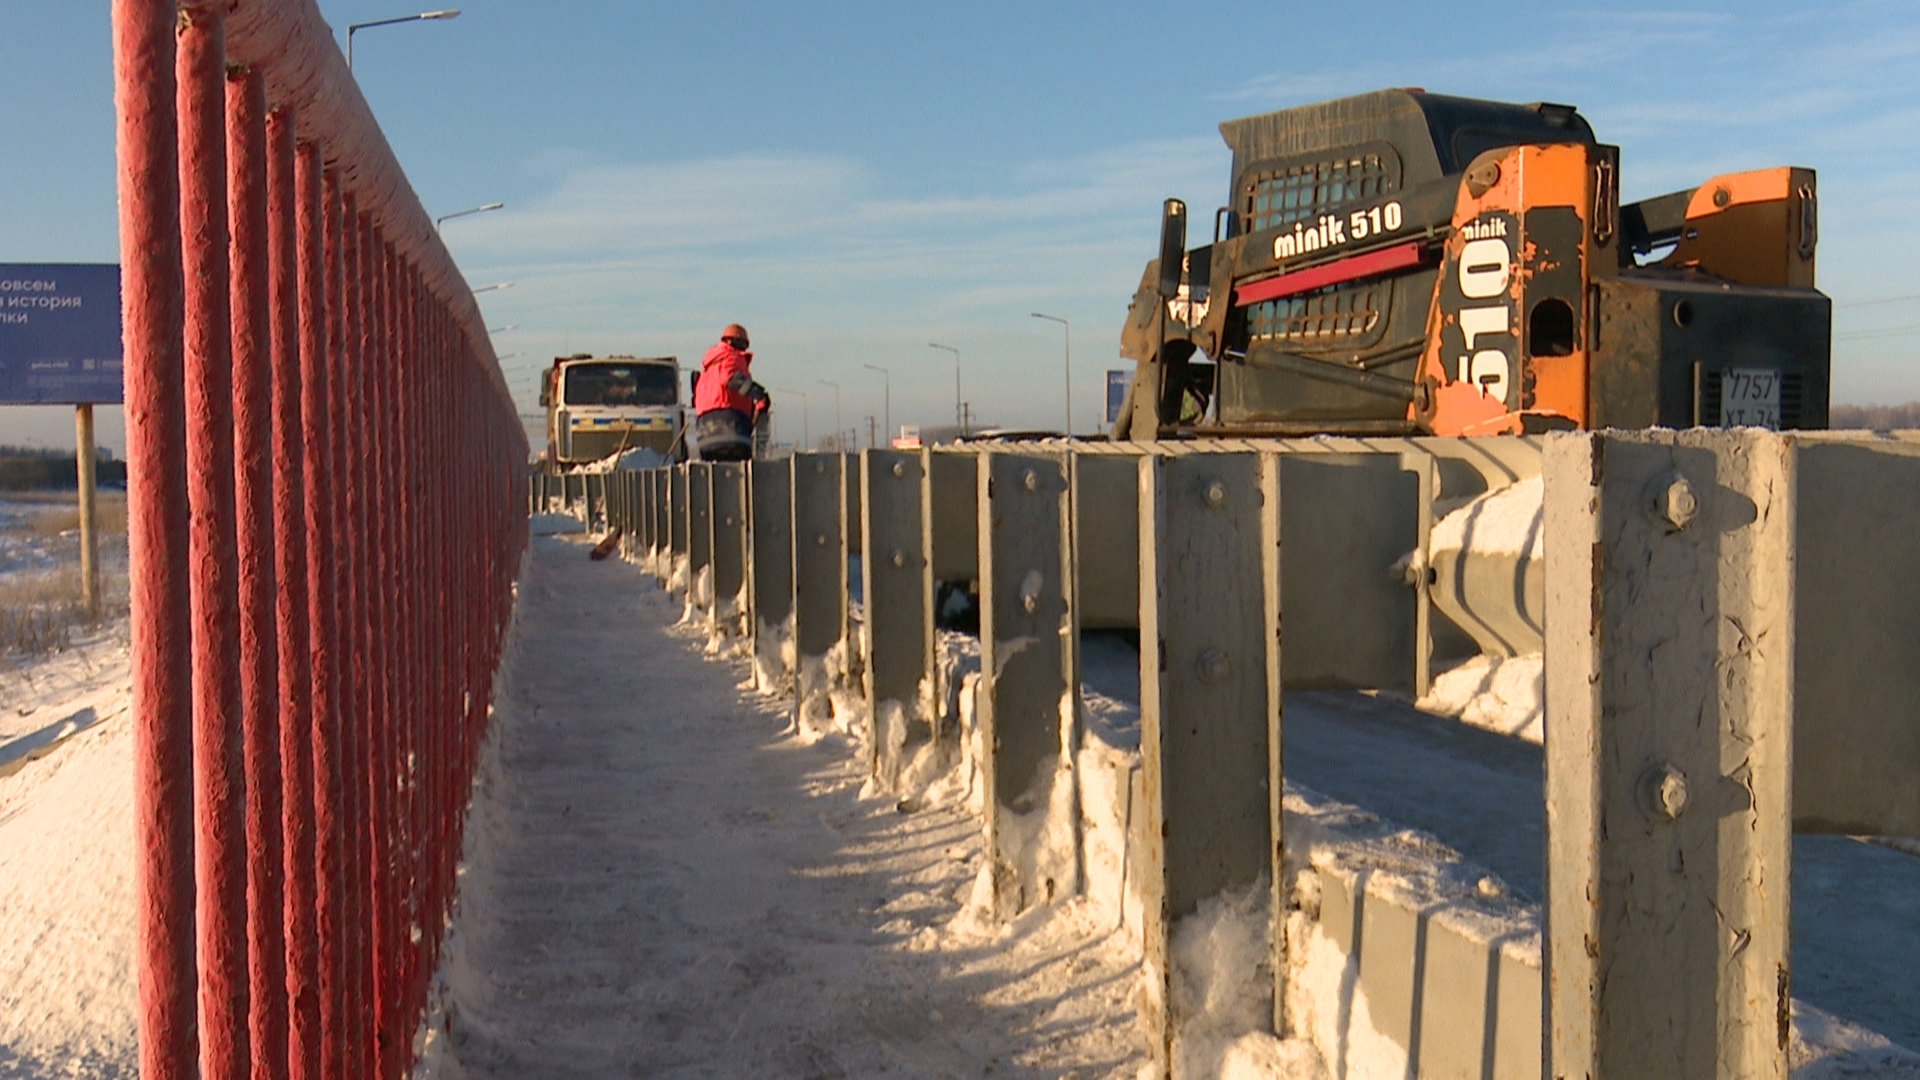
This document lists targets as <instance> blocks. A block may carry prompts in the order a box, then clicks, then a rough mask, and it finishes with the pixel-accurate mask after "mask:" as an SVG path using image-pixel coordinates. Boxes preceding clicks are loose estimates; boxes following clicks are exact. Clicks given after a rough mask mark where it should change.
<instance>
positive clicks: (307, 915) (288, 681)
mask: <svg viewBox="0 0 1920 1080" xmlns="http://www.w3.org/2000/svg"><path fill="white" fill-rule="evenodd" d="M297 153H299V152H297V151H296V150H295V143H294V115H293V108H292V106H284V107H282V108H279V109H275V110H273V111H272V112H271V113H269V114H268V116H267V192H268V197H267V202H268V212H267V217H268V249H269V262H270V264H271V279H270V280H271V290H272V296H271V300H270V303H271V306H272V309H273V357H272V361H271V362H272V368H273V375H272V378H273V500H274V553H275V556H276V569H277V581H276V597H275V609H276V614H277V618H276V632H277V635H278V646H279V683H280V686H279V707H280V761H281V779H282V791H283V800H282V804H281V829H282V841H283V844H282V849H281V854H282V857H283V858H282V862H283V866H284V884H285V890H284V914H283V923H282V925H283V926H284V932H283V936H284V938H285V941H286V963H285V966H284V979H285V985H284V987H283V992H284V994H285V996H286V1003H287V1047H286V1061H287V1073H286V1075H287V1076H288V1077H289V1078H290V1080H314V1078H317V1077H319V1075H320V953H319V941H318V939H317V938H316V937H315V933H314V912H315V905H316V901H315V896H316V893H315V889H314V885H315V862H316V859H317V851H316V849H315V846H314V830H313V813H312V808H313V793H314V780H313V777H314V770H313V735H312V725H313V717H314V714H313V708H312V705H313V699H312V696H311V689H312V685H313V683H312V680H313V665H314V656H313V652H312V651H311V649H312V642H313V640H314V638H313V637H312V636H311V635H310V634H309V632H308V625H309V622H308V612H309V611H310V610H311V608H310V607H309V604H308V596H307V585H308V582H307V569H308V567H307V533H306V529H305V528H304V525H305V522H306V516H305V515H306V492H307V485H306V439H305V437H304V433H303V431H302V418H301V404H302V397H301V391H302V384H301V379H300V362H301V356H302V354H303V352H304V350H305V349H306V348H307V346H308V340H307V335H306V333H305V332H304V331H305V330H306V323H305V321H304V320H303V313H304V311H303V305H302V303H301V299H302V292H301V284H302V282H303V281H306V282H307V283H308V285H307V287H308V288H310V289H312V290H313V296H312V300H313V303H314V308H313V310H314V311H315V312H316V313H317V311H318V305H319V303H321V302H322V301H324V299H325V297H324V295H323V294H322V293H321V292H320V267H319V263H318V257H319V255H320V252H319V250H318V249H317V248H311V250H310V247H311V245H309V244H308V243H305V242H303V239H302V238H303V236H305V235H306V233H307V230H308V228H309V227H311V228H313V229H316V230H317V229H318V227H319V225H318V223H319V211H320V204H319V200H318V198H317V196H318V189H317V188H313V185H312V184H311V183H310V182H309V184H307V185H305V186H303V185H302V184H301V183H300V181H299V172H300V167H299V166H298V165H297V160H298V158H297V156H296V155H297ZM305 154H306V156H307V158H308V159H309V161H308V165H307V169H308V170H309V172H311V170H312V168H313V164H312V160H311V159H312V151H311V148H309V149H308V150H307V151H305ZM309 188H312V190H310V191H308V194H311V195H313V196H315V198H313V199H312V201H311V204H309V201H308V200H306V199H303V198H301V193H302V192H303V191H307V190H308V189H309ZM310 258H311V259H312V260H314V261H313V262H312V264H311V265H309V262H308V260H309V259H310ZM318 341H319V336H318V334H317V333H316V334H315V338H314V341H313V343H312V344H313V347H314V351H315V353H316V355H317V353H318V351H319V346H318ZM255 1065H256V1068H257V1067H258V1065H259V1062H258V1061H257V1060H256V1062H255Z"/></svg>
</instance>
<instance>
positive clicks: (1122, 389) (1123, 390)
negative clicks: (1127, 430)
mask: <svg viewBox="0 0 1920 1080" xmlns="http://www.w3.org/2000/svg"><path fill="white" fill-rule="evenodd" d="M1131 385H1133V372H1132V371H1131V370H1128V371H1109V372H1107V426H1108V427H1112V426H1113V422H1114V421H1115V420H1118V419H1120V407H1121V406H1123V405H1125V404H1126V403H1127V387H1129V386H1131Z"/></svg>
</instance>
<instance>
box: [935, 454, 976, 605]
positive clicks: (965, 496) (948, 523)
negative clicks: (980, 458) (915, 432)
mask: <svg viewBox="0 0 1920 1080" xmlns="http://www.w3.org/2000/svg"><path fill="white" fill-rule="evenodd" d="M976 456H977V455H975V454H974V453H973V452H971V451H952V450H935V451H932V452H931V454H930V456H929V460H928V462H927V475H928V477H929V478H930V479H931V481H932V483H933V579H934V580H935V581H943V582H952V583H957V584H960V585H966V584H968V583H969V582H972V581H974V580H975V579H977V578H978V577H979V576H980V554H979V551H980V504H979V499H978V496H977V493H976V488H977V487H978V485H979V468H980V467H979V464H978V463H977V462H976V461H975V460H974V458H975V457H976Z"/></svg>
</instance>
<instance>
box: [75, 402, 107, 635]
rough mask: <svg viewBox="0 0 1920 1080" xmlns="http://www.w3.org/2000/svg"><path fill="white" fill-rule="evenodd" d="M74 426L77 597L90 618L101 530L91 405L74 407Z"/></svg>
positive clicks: (96, 593)
mask: <svg viewBox="0 0 1920 1080" xmlns="http://www.w3.org/2000/svg"><path fill="white" fill-rule="evenodd" d="M73 426H74V429H75V433H76V436H77V438H76V439H75V444H74V455H73V460H74V467H75V468H76V469H77V470H78V478H79V483H80V597H81V601H82V602H83V603H84V604H85V605H86V608H87V618H89V619H93V618H98V617H99V615H100V532H99V529H98V527H97V525H96V521H95V518H94V513H93V507H94V492H95V491H96V490H98V487H97V483H96V479H95V476H94V458H93V455H94V450H93V406H92V405H88V404H85V403H82V404H79V405H75V406H74V407H73Z"/></svg>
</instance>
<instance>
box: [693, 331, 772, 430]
mask: <svg viewBox="0 0 1920 1080" xmlns="http://www.w3.org/2000/svg"><path fill="white" fill-rule="evenodd" d="M750 344H751V342H750V340H749V339H748V337H747V328H746V327H744V326H741V325H740V324H739V323H728V324H727V328H726V329H725V330H722V331H720V343H719V344H717V345H715V346H714V347H713V348H711V349H708V350H707V355H706V356H705V357H704V358H702V359H701V361H700V377H699V379H698V381H697V382H696V383H695V384H694V389H693V411H694V414H695V416H694V421H693V432H694V447H695V448H696V449H697V450H698V451H699V452H700V459H701V460H702V461H746V460H747V459H749V458H751V457H753V428H754V423H755V421H757V420H758V419H760V417H761V416H762V415H763V414H764V413H765V412H766V410H767V406H768V404H769V399H768V397H767V390H766V387H764V386H761V385H760V384H759V383H757V382H754V381H753V375H752V374H751V371H750V368H751V366H752V364H753V353H751V352H748V351H747V350H748V347H749V345H750Z"/></svg>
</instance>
